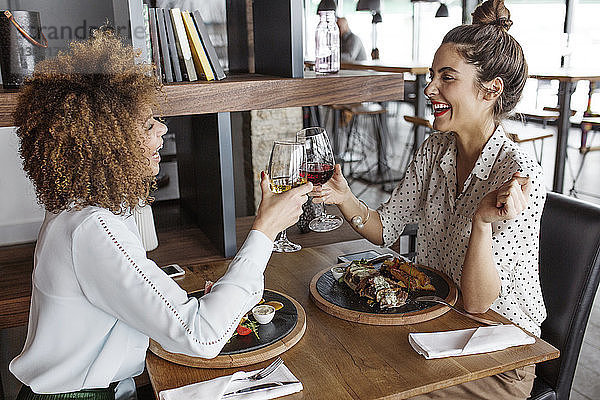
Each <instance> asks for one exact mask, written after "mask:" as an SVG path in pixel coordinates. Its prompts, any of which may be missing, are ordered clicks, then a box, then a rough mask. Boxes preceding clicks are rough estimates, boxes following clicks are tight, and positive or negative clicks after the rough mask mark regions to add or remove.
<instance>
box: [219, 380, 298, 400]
mask: <svg viewBox="0 0 600 400" xmlns="http://www.w3.org/2000/svg"><path fill="white" fill-rule="evenodd" d="M294 383H300V382H299V381H284V382H269V383H263V384H260V385H254V386H250V387H247V388H243V389H239V390H236V391H234V392H229V393H225V394H224V395H223V398H226V397H229V396H233V395H237V394H242V393H250V392H255V391H259V390H266V389H272V388H276V387H280V386H286V385H292V384H294Z"/></svg>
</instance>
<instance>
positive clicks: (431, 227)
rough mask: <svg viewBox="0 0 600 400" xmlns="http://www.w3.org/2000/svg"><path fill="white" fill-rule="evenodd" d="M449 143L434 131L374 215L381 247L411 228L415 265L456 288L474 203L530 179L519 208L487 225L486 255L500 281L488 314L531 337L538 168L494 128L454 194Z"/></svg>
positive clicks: (540, 317)
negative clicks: (517, 178) (517, 179)
mask: <svg viewBox="0 0 600 400" xmlns="http://www.w3.org/2000/svg"><path fill="white" fill-rule="evenodd" d="M456 151H457V150H456V140H455V136H454V134H453V133H446V132H435V133H433V134H432V135H431V136H430V137H429V138H428V139H427V140H426V141H425V142H424V143H423V145H422V146H421V147H420V148H419V150H418V152H417V154H416V155H415V157H414V159H413V161H412V162H411V163H410V165H409V167H408V170H407V172H406V176H405V177H404V180H403V181H402V182H400V184H399V185H398V187H397V188H396V189H395V190H394V192H393V193H392V195H391V197H390V199H389V200H388V201H387V202H386V203H384V204H382V205H381V207H379V209H378V210H377V211H378V212H379V215H380V217H381V222H382V224H383V240H384V246H390V245H392V244H393V243H394V242H395V241H396V239H397V238H398V236H399V235H400V233H401V232H402V230H403V229H404V226H405V225H406V224H409V223H418V224H419V229H418V232H417V258H416V261H417V262H418V263H421V264H424V265H429V266H431V267H433V268H435V269H437V270H440V271H443V272H444V273H446V274H447V275H448V276H450V278H451V279H452V280H453V281H454V282H455V283H456V284H457V285H458V286H459V287H460V276H461V272H462V265H463V261H464V258H465V253H466V251H467V245H468V243H469V237H470V235H471V219H472V217H473V215H474V213H475V211H476V210H477V207H478V205H479V203H480V201H481V199H482V198H483V197H484V196H485V195H486V194H488V193H489V192H490V191H492V190H495V189H498V188H499V187H500V186H501V185H502V184H503V183H504V182H506V181H507V180H509V179H510V178H511V177H512V175H513V174H514V173H515V172H517V171H519V172H521V175H522V176H529V177H530V178H531V185H532V190H531V194H530V196H529V202H528V205H527V208H526V209H525V210H523V212H522V213H521V214H520V215H518V216H517V217H516V218H514V219H512V220H506V221H500V222H496V223H493V224H492V251H493V257H494V260H495V262H496V269H497V271H498V275H499V276H500V279H501V292H500V296H499V297H498V299H496V301H495V302H494V303H493V304H492V306H491V309H493V310H494V311H496V312H498V313H500V314H502V315H503V316H505V317H506V318H508V319H509V320H511V321H512V322H514V323H515V324H517V325H519V326H520V327H522V328H524V329H526V330H528V331H529V332H531V333H533V334H535V335H538V336H539V334H540V325H541V323H542V321H544V319H545V318H546V308H545V306H544V301H543V298H542V293H541V289H540V282H539V275H538V266H539V263H538V250H539V228H540V217H541V215H542V210H543V207H544V202H545V199H546V189H545V187H544V179H543V175H542V169H541V167H540V166H539V165H538V164H537V163H536V162H535V160H534V159H533V158H531V156H529V155H528V154H526V153H524V152H523V151H522V150H521V149H520V148H519V146H517V145H516V144H515V143H513V142H512V141H510V140H509V139H508V138H507V137H506V135H505V134H504V130H503V128H502V126H498V128H497V129H496V130H495V132H494V133H493V135H492V136H491V137H490V139H489V140H488V142H487V143H486V145H485V146H484V148H483V150H482V152H481V155H480V156H479V159H478V160H477V162H476V164H475V167H474V168H473V170H472V171H471V174H470V175H469V176H468V177H467V179H466V181H465V183H464V186H463V189H462V192H461V193H459V194H458V195H457V194H456V186H457V185H456V168H455V167H456V154H457V153H456Z"/></svg>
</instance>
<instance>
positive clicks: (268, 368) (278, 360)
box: [234, 357, 283, 381]
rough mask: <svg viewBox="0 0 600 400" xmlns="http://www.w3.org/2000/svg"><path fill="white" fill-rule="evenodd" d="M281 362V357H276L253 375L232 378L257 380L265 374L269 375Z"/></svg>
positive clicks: (265, 375)
mask: <svg viewBox="0 0 600 400" xmlns="http://www.w3.org/2000/svg"><path fill="white" fill-rule="evenodd" d="M282 363H283V360H282V359H281V357H277V358H276V359H275V361H273V362H272V363H271V364H269V365H267V366H266V367H264V368H263V369H261V370H260V371H258V372H257V373H255V374H254V375H250V376H246V377H244V378H239V379H234V380H236V381H259V380H261V379H263V378H266V377H267V376H269V375H271V374H272V373H273V372H275V370H276V369H277V368H278V367H279V366H280V365H281V364H282Z"/></svg>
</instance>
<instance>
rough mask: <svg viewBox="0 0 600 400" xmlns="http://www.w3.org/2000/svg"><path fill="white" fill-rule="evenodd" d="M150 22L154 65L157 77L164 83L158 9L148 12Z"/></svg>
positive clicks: (151, 9)
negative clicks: (159, 41) (157, 20)
mask: <svg viewBox="0 0 600 400" xmlns="http://www.w3.org/2000/svg"><path fill="white" fill-rule="evenodd" d="M148 11H149V12H148V20H149V22H150V41H151V43H152V62H153V63H154V67H155V70H154V71H155V73H156V77H157V78H158V80H159V81H161V82H164V80H163V72H162V68H161V65H160V50H159V47H158V27H157V26H156V9H155V8H150V9H149V10H148Z"/></svg>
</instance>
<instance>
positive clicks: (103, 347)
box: [10, 31, 312, 399]
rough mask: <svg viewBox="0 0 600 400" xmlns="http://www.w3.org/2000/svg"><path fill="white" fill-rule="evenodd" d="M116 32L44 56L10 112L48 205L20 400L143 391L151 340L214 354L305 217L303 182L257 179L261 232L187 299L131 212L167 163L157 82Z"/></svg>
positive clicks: (18, 363) (18, 364)
mask: <svg viewBox="0 0 600 400" xmlns="http://www.w3.org/2000/svg"><path fill="white" fill-rule="evenodd" d="M150 72H151V71H150V67H149V66H143V65H138V64H135V63H134V51H133V49H132V48H131V47H128V46H125V45H123V44H122V43H121V42H120V40H119V39H117V38H116V37H115V36H114V35H113V34H112V33H110V32H109V31H98V32H96V33H95V34H94V35H93V37H92V38H91V39H90V40H88V41H85V42H79V43H73V44H71V47H70V49H69V51H68V52H65V53H61V54H59V55H58V57H56V58H54V59H50V60H46V61H44V62H42V63H40V65H38V66H37V68H36V72H35V74H34V75H33V77H32V78H31V79H29V80H28V81H27V82H26V84H25V86H24V88H23V90H22V92H21V94H20V96H19V102H18V106H17V109H16V112H15V115H14V118H15V123H16V125H17V126H18V130H17V133H18V136H19V138H20V140H21V148H20V152H21V156H22V158H23V165H24V169H25V171H26V172H27V174H28V176H29V177H30V178H31V180H32V181H33V183H34V185H35V188H36V192H37V195H38V199H39V201H40V203H41V204H42V205H43V206H44V207H45V209H46V217H45V220H44V223H43V225H42V228H41V230H40V233H39V237H38V241H37V245H36V250H35V266H34V271H33V289H32V296H31V309H30V315H29V327H28V332H27V340H26V342H25V346H24V349H23V351H22V352H21V354H19V355H18V356H17V357H16V358H15V359H14V360H13V361H12V362H11V364H10V370H11V372H12V373H13V374H14V375H15V376H16V377H17V378H18V379H19V380H20V381H21V382H23V384H24V385H23V388H22V389H21V391H20V393H19V396H18V399H66V398H69V399H73V398H75V399H82V398H86V399H88V398H89V399H113V398H115V392H116V398H126V397H130V396H132V395H134V394H135V386H134V384H133V379H132V377H134V376H136V375H139V374H140V373H141V372H142V371H143V369H144V359H145V354H146V349H147V347H148V338H149V337H150V338H152V339H154V340H156V341H157V342H158V343H160V344H161V345H162V347H163V348H165V349H166V350H168V351H172V352H177V353H185V354H189V355H195V356H200V357H205V358H210V357H214V356H216V355H217V354H218V353H219V352H220V350H221V349H222V347H223V346H224V345H225V343H226V342H227V341H228V339H229V338H230V337H231V335H232V334H233V332H234V331H235V329H236V327H237V325H238V321H239V320H240V318H241V316H242V315H244V314H245V313H246V312H247V311H248V310H249V309H250V308H251V307H252V306H253V305H255V304H256V303H257V302H258V301H259V300H260V298H261V296H262V291H263V284H264V280H263V272H264V269H265V267H266V264H267V261H268V259H269V257H270V255H271V249H272V242H273V239H274V237H275V235H276V234H277V232H279V231H281V230H283V229H284V228H286V227H287V226H289V225H291V224H293V223H295V222H296V221H297V219H298V217H299V216H300V214H301V212H302V210H301V206H302V204H303V203H304V202H305V200H306V198H307V197H306V193H307V192H309V191H310V190H311V188H312V185H310V184H307V185H303V186H300V187H298V188H296V189H292V190H290V191H288V192H286V193H283V194H280V195H274V194H272V193H271V191H270V190H269V185H268V177H266V176H265V175H264V174H263V177H262V181H261V188H262V201H261V204H260V207H259V209H258V212H257V216H256V219H255V221H254V225H253V230H252V231H251V232H250V234H249V235H248V238H247V239H246V242H245V243H244V245H243V246H242V247H241V249H240V251H239V252H238V254H237V255H236V257H235V258H234V259H233V261H232V262H231V264H230V266H229V268H228V270H227V272H226V273H225V275H224V276H223V277H222V278H221V279H219V280H218V281H217V282H216V283H215V284H214V286H213V288H212V290H211V292H210V293H209V294H207V295H205V296H203V297H202V298H201V299H199V300H196V299H194V298H188V296H187V294H186V292H185V291H183V290H182V289H181V288H180V287H179V286H178V285H177V284H176V283H175V282H174V281H173V280H172V279H170V278H168V277H167V276H166V274H165V273H163V272H162V271H161V270H160V268H159V267H158V266H157V265H156V264H155V263H154V262H153V261H152V260H150V259H148V258H146V252H145V250H144V247H143V245H142V242H141V240H140V237H139V234H138V232H137V229H136V226H135V223H134V219H133V217H132V216H131V210H132V208H133V207H136V206H137V205H139V204H144V203H145V202H146V199H147V198H148V195H149V190H150V187H151V184H152V182H153V179H154V176H155V175H156V174H157V173H158V170H159V161H160V156H159V154H158V150H159V149H160V148H161V147H162V143H163V141H162V136H163V135H164V134H165V133H166V131H167V128H166V126H165V125H164V124H162V123H161V122H159V121H157V120H155V119H154V118H153V108H154V109H156V107H157V104H156V96H157V94H158V92H159V91H160V85H159V84H158V82H157V81H156V79H155V78H154V75H153V74H151V73H150Z"/></svg>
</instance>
